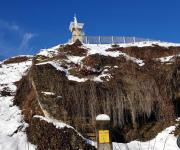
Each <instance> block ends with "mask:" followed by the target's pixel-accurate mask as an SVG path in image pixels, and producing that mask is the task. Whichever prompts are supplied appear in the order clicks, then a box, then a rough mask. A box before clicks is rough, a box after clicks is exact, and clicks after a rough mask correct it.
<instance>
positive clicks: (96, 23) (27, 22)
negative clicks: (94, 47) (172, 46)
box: [0, 0, 180, 58]
mask: <svg viewBox="0 0 180 150" xmlns="http://www.w3.org/2000/svg"><path fill="white" fill-rule="evenodd" d="M74 13H76V15H77V17H78V19H79V20H80V22H84V23H85V29H84V30H85V33H86V35H117V36H137V37H144V38H151V39H157V40H162V41H170V42H177V43H178V42H179V43H180V0H1V1H0V58H2V57H3V58H7V57H10V56H13V55H19V54H34V53H36V52H37V51H38V50H39V49H41V48H48V47H51V46H54V45H57V44H59V43H64V42H67V41H68V39H69V38H70V32H69V29H68V28H69V23H70V21H71V20H72V19H73V16H74Z"/></svg>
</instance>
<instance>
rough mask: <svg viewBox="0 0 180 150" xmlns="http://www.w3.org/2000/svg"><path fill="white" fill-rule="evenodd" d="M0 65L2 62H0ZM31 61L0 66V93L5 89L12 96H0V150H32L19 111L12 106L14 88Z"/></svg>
mask: <svg viewBox="0 0 180 150" xmlns="http://www.w3.org/2000/svg"><path fill="white" fill-rule="evenodd" d="M1 63H2V62H1ZM31 64H32V61H31V60H29V61H26V62H22V63H13V64H1V67H0V91H3V90H4V89H5V88H6V89H8V91H10V92H11V93H12V96H2V95H0V150H34V149H35V146H34V145H32V144H31V143H29V142H28V141H27V136H26V133H25V132H24V131H25V128H26V127H27V126H28V125H27V124H26V123H25V122H24V121H23V117H22V115H21V110H20V109H19V108H18V107H17V106H15V105H13V100H14V93H15V91H16V86H15V84H14V82H16V81H19V80H20V79H21V78H22V76H23V75H24V74H25V73H26V72H27V70H28V68H30V66H31Z"/></svg>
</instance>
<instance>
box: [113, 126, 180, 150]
mask: <svg viewBox="0 0 180 150" xmlns="http://www.w3.org/2000/svg"><path fill="white" fill-rule="evenodd" d="M175 128H176V127H175V126H171V127H169V128H166V129H165V130H163V131H162V132H161V133H159V134H158V135H157V136H156V137H155V138H154V139H152V140H150V141H147V142H140V141H132V142H130V143H127V144H121V143H113V150H180V148H178V146H177V144H176V141H177V138H176V137H175V136H174V135H173V131H174V130H175Z"/></svg>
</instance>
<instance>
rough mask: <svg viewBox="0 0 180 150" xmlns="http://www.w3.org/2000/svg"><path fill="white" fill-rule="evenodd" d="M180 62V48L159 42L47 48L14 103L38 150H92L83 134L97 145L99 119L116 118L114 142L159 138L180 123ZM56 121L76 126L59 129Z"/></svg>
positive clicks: (20, 84) (35, 60) (35, 61)
mask: <svg viewBox="0 0 180 150" xmlns="http://www.w3.org/2000/svg"><path fill="white" fill-rule="evenodd" d="M179 58H180V45H177V44H172V43H160V42H140V43H135V44H122V45H90V44H85V45H82V44H81V43H79V42H76V43H74V44H65V45H58V46H56V47H53V48H50V49H45V50H42V51H41V52H40V53H39V54H37V55H35V56H34V57H33V59H32V66H31V67H30V69H29V71H28V73H27V74H26V75H24V76H23V78H22V79H21V80H20V81H19V82H18V84H17V86H18V88H17V91H16V96H15V101H14V102H15V105H17V106H19V107H20V109H21V110H23V111H22V114H23V115H24V118H23V119H24V120H25V122H26V123H28V124H29V127H27V128H26V132H27V136H28V140H29V141H30V142H31V143H33V144H34V145H36V146H37V149H48V148H50V149H65V148H67V149H73V148H74V147H79V148H83V149H93V147H91V146H90V145H88V144H86V143H87V140H86V139H85V138H83V137H82V136H79V135H78V133H77V131H79V132H80V133H81V134H82V135H83V136H84V137H86V138H88V139H89V138H90V139H95V117H96V116H97V115H98V114H100V113H106V114H108V115H110V117H111V130H112V133H113V137H112V139H113V141H114V142H130V141H132V140H135V139H139V140H143V141H147V140H151V139H153V138H154V137H156V135H157V134H158V133H159V132H161V131H162V130H164V129H165V128H167V127H169V126H174V125H175V124H179V123H178V122H176V121H175V119H176V118H177V117H178V116H179V115H180V102H179V99H180V85H179V83H180V59H179ZM21 61H24V59H22V58H21V59H13V58H12V59H10V60H7V61H5V62H4V63H9V64H14V63H15V62H16V63H17V62H18V63H21ZM2 81H3V78H2ZM15 90H16V89H15ZM15 90H14V91H15ZM1 93H2V92H1ZM3 93H4V95H5V96H6V95H7V94H8V90H4V92H3ZM4 113H5V112H3V114H4ZM36 116H40V117H36ZM42 116H43V117H42ZM49 120H51V121H50V122H49ZM52 120H53V121H52ZM55 122H60V123H62V122H64V123H66V124H69V125H71V126H73V127H74V128H71V127H70V128H66V127H63V128H60V129H57V128H56V127H57V126H56V124H54V123H55ZM75 129H76V130H77V131H76V130H75ZM174 130H176V129H174ZM48 131H49V132H48ZM47 132H48V134H46V133H47ZM175 132H176V133H178V132H179V131H178V130H176V131H175ZM55 133H56V134H55ZM66 133H67V134H66ZM167 134H169V133H167ZM72 139H75V140H72ZM171 139H173V141H175V140H176V138H175V137H174V136H173V137H172V138H171ZM47 143H48V144H47ZM63 143H65V145H64V144H63ZM136 144H137V143H136ZM66 145H68V146H66ZM130 145H131V146H135V145H133V144H130ZM70 147H71V148H70ZM174 147H175V148H176V146H174ZM138 148H139V147H138Z"/></svg>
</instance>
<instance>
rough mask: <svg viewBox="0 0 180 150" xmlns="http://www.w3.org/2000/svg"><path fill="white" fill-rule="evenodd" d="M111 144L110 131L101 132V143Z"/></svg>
mask: <svg viewBox="0 0 180 150" xmlns="http://www.w3.org/2000/svg"><path fill="white" fill-rule="evenodd" d="M109 142H110V141H109V130H99V143H109Z"/></svg>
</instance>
